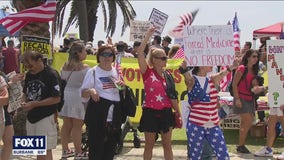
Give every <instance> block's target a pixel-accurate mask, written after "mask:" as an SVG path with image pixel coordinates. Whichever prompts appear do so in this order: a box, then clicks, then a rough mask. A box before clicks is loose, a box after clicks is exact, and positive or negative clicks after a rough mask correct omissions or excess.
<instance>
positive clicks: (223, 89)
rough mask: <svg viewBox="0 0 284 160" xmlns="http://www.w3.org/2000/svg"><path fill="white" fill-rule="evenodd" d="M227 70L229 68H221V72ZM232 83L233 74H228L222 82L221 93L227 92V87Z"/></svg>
mask: <svg viewBox="0 0 284 160" xmlns="http://www.w3.org/2000/svg"><path fill="white" fill-rule="evenodd" d="M225 69H227V67H225V66H222V67H221V68H220V70H221V71H222V70H225ZM231 81H232V72H231V73H228V74H227V75H226V76H225V77H223V79H222V80H221V81H220V91H221V92H227V87H228V85H229V83H230V82H231Z"/></svg>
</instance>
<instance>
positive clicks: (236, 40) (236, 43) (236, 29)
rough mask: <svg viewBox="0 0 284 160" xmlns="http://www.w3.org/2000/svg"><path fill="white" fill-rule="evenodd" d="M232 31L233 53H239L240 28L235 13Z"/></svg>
mask: <svg viewBox="0 0 284 160" xmlns="http://www.w3.org/2000/svg"><path fill="white" fill-rule="evenodd" d="M233 30H234V46H235V51H240V47H241V46H240V28H239V21H238V17H237V12H236V13H235V17H234V20H233Z"/></svg>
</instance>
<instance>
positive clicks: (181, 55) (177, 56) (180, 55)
mask: <svg viewBox="0 0 284 160" xmlns="http://www.w3.org/2000/svg"><path fill="white" fill-rule="evenodd" d="M184 57H185V55H184V50H183V48H182V47H180V48H179V49H178V50H177V52H176V54H175V55H174V56H173V57H172V59H183V58H184Z"/></svg>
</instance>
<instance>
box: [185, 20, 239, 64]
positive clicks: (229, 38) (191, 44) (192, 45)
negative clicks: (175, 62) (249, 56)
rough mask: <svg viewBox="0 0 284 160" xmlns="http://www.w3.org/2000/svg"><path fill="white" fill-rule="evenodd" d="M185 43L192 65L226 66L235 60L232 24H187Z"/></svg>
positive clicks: (189, 61)
mask: <svg viewBox="0 0 284 160" xmlns="http://www.w3.org/2000/svg"><path fill="white" fill-rule="evenodd" d="M183 43H184V51H185V55H186V61H187V64H188V65H190V66H226V65H230V64H232V63H233V61H234V57H235V56H234V37H233V27H232V25H214V26H188V25H187V26H185V27H184V29H183Z"/></svg>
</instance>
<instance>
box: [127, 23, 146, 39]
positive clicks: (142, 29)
mask: <svg viewBox="0 0 284 160" xmlns="http://www.w3.org/2000/svg"><path fill="white" fill-rule="evenodd" d="M150 25H151V23H150V22H149V21H132V22H131V24H130V37H129V41H140V42H141V41H142V40H143V39H144V38H145V34H146V33H147V30H148V28H149V27H150Z"/></svg>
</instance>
